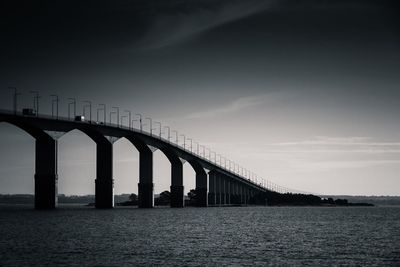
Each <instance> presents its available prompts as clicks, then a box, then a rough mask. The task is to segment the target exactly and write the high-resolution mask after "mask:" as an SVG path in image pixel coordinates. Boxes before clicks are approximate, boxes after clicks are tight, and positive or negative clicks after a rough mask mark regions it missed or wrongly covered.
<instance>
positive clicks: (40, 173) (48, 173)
mask: <svg viewBox="0 0 400 267" xmlns="http://www.w3.org/2000/svg"><path fill="white" fill-rule="evenodd" d="M35 145H36V150H35V209H54V208H55V207H57V194H58V192H57V189H58V174H57V152H58V147H57V140H54V139H52V138H51V137H48V138H40V139H39V138H38V139H36V143H35Z"/></svg>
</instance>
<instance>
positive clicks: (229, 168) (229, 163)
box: [226, 159, 231, 170]
mask: <svg viewBox="0 0 400 267" xmlns="http://www.w3.org/2000/svg"><path fill="white" fill-rule="evenodd" d="M226 161H228V170H231V160H230V159H226Z"/></svg>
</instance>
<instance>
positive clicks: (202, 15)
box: [139, 0, 272, 49]
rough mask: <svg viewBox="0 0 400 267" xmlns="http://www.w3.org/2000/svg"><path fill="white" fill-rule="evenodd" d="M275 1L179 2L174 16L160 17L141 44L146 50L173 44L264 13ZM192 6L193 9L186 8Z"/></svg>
mask: <svg viewBox="0 0 400 267" xmlns="http://www.w3.org/2000/svg"><path fill="white" fill-rule="evenodd" d="M271 3H272V1H271V0H270V1H262V0H249V1H214V2H212V1H210V2H208V1H200V2H198V3H197V4H196V3H193V2H192V3H191V4H190V5H182V3H179V4H178V5H177V6H176V7H175V12H173V13H163V14H161V15H158V16H157V17H156V18H155V19H154V21H153V22H152V25H151V26H150V28H149V30H148V32H147V34H145V35H144V37H142V39H141V40H140V41H139V46H140V47H142V48H145V49H159V48H163V47H166V46H170V45H174V44H176V43H179V42H181V41H184V40H187V39H189V38H191V37H193V36H196V35H198V34H200V33H203V32H205V31H207V30H210V29H212V28H215V27H217V26H220V25H222V24H225V23H229V22H233V21H235V20H238V19H241V18H244V17H247V16H250V15H252V14H255V13H257V12H260V11H263V10H265V9H266V8H268V7H269V6H270V5H271ZM187 6H190V8H184V7H187Z"/></svg>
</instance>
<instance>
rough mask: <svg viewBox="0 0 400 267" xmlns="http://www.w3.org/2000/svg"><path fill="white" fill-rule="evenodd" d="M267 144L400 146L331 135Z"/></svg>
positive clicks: (367, 139) (368, 138)
mask: <svg viewBox="0 0 400 267" xmlns="http://www.w3.org/2000/svg"><path fill="white" fill-rule="evenodd" d="M266 145H267V146H281V147H295V146H297V147H298V146H352V147H355V146H358V147H360V146H368V147H400V142H373V141H372V138H370V137H360V136H350V137H330V136H316V137H315V138H314V139H309V140H301V141H294V142H280V143H270V144H266Z"/></svg>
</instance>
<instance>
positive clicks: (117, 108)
mask: <svg viewBox="0 0 400 267" xmlns="http://www.w3.org/2000/svg"><path fill="white" fill-rule="evenodd" d="M112 108H113V109H115V110H116V111H117V127H119V107H112Z"/></svg>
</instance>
